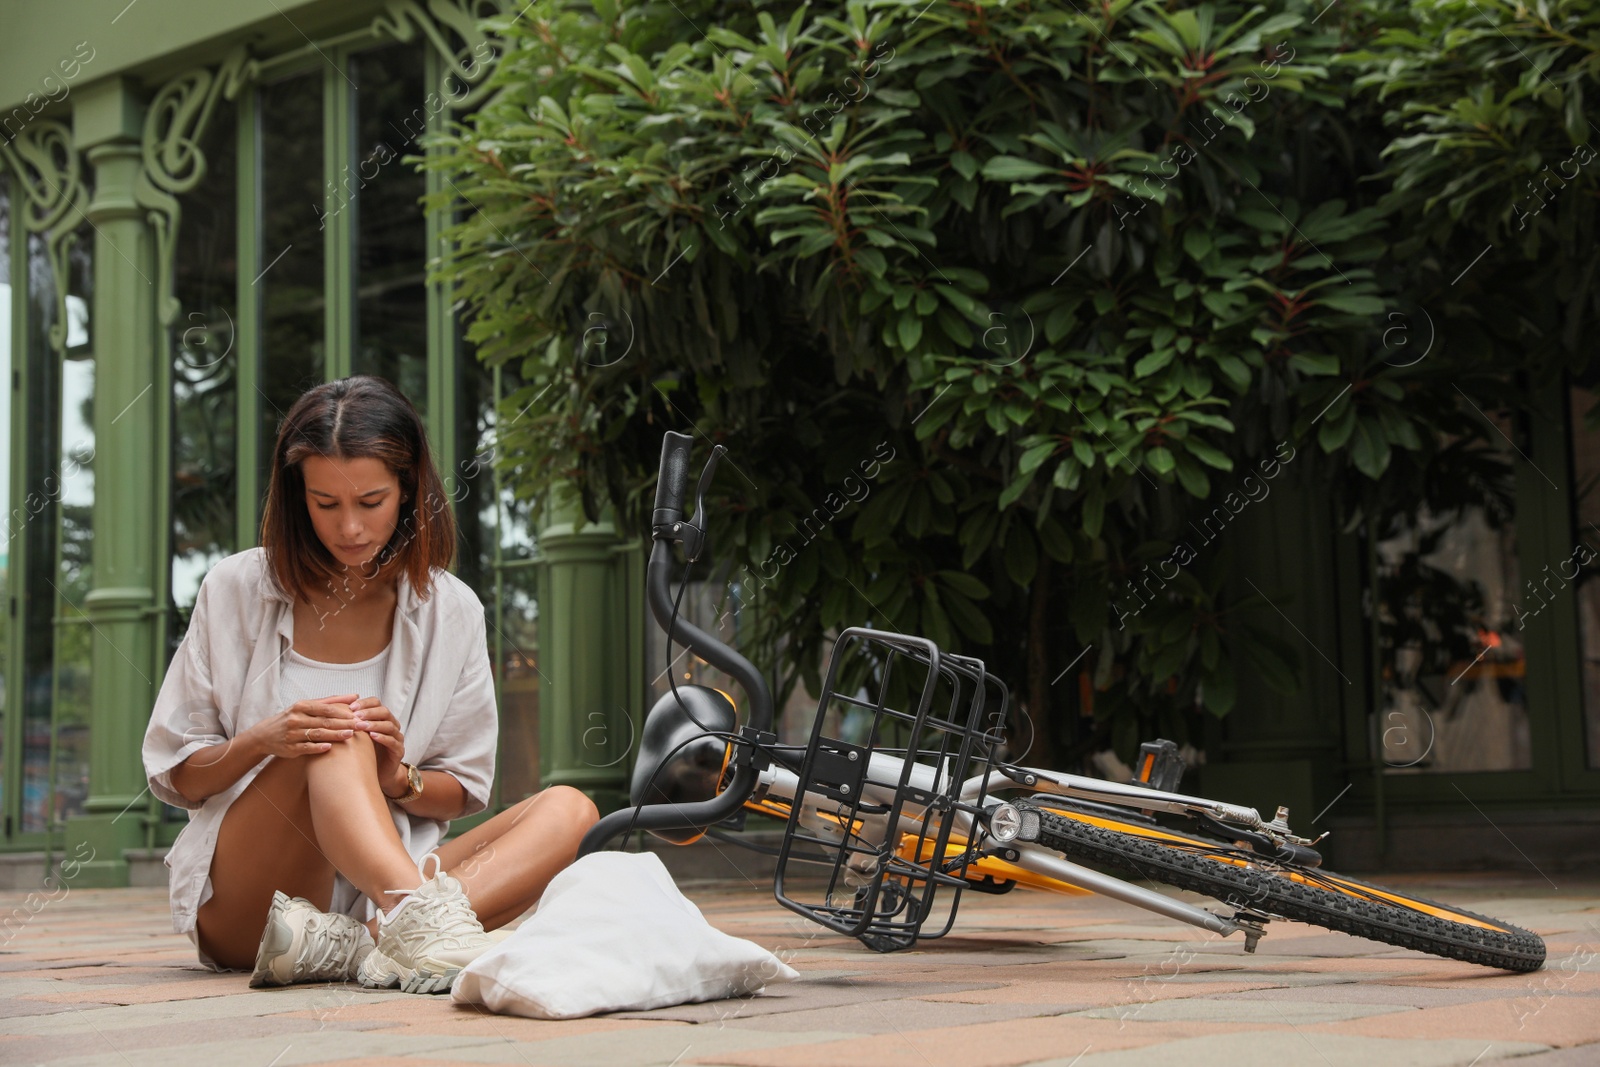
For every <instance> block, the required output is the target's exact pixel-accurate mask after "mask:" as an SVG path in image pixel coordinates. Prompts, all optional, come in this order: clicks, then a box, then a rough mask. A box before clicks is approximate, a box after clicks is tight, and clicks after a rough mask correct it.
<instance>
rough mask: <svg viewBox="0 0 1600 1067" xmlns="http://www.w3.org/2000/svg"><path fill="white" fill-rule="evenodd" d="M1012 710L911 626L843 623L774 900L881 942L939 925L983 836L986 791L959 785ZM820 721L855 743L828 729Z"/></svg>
mask: <svg viewBox="0 0 1600 1067" xmlns="http://www.w3.org/2000/svg"><path fill="white" fill-rule="evenodd" d="M895 705H900V706H895ZM986 709H991V714H990V715H989V718H988V728H986V722H985V718H984V715H985V710H986ZM1009 711H1010V693H1009V692H1008V690H1007V689H1006V686H1005V684H1004V683H1003V682H1001V681H1000V679H998V678H995V677H993V676H991V675H989V674H988V673H987V672H986V671H985V670H984V666H983V661H982V660H979V659H975V658H972V657H969V656H957V655H951V654H945V653H941V652H940V651H939V648H938V646H937V645H935V644H934V643H933V642H932V641H929V640H927V639H926V638H922V637H911V636H907V635H904V634H897V633H890V632H888V631H883V630H868V629H861V628H852V629H848V630H846V631H844V632H843V633H842V634H840V635H839V639H838V640H837V641H836V642H835V643H834V647H833V653H832V655H831V656H830V657H829V660H828V670H827V674H826V678H825V680H824V683H823V687H822V694H821V696H820V698H819V699H818V703H817V715H816V719H815V720H814V722H813V723H812V728H811V738H810V743H809V744H808V745H807V747H806V750H805V755H804V757H803V758H802V760H801V762H800V766H799V769H798V776H799V782H800V785H799V789H798V790H797V791H796V796H795V801H794V803H793V804H792V805H791V808H790V813H789V822H788V825H787V827H786V828H785V831H784V836H783V841H782V844H781V845H780V847H779V850H778V862H777V871H776V874H775V875H774V880H773V894H774V896H776V898H777V900H778V902H779V903H780V904H782V905H783V906H784V907H786V908H789V909H790V910H792V911H795V912H798V913H799V914H801V915H804V916H806V917H807V918H809V919H812V920H814V921H815V922H818V923H820V924H821V925H823V926H825V927H827V928H828V929H831V930H835V931H837V932H839V933H841V934H845V935H847V936H850V937H855V938H859V939H860V940H861V941H862V943H864V944H866V945H867V946H868V947H869V948H872V949H874V950H876V951H879V952H890V951H894V950H897V949H904V948H910V947H911V946H912V945H914V944H916V942H917V939H918V938H919V937H929V938H933V937H942V936H944V935H945V934H946V933H948V932H949V931H950V928H951V926H952V925H953V924H954V922H955V915H956V909H957V907H958V906H959V904H960V899H961V892H962V890H963V889H964V888H965V887H966V886H967V885H968V883H967V881H966V880H965V879H964V878H963V875H964V874H965V873H966V870H967V867H968V865H969V864H971V863H972V862H973V861H974V860H976V859H977V858H978V856H979V845H980V844H981V839H982V837H983V836H984V835H983V831H982V829H981V822H980V821H979V819H978V816H979V815H980V814H981V812H982V810H983V799H984V795H983V794H982V793H980V794H979V795H978V796H977V797H976V798H973V799H972V800H969V802H967V803H962V801H961V787H962V783H963V782H964V781H966V780H967V779H968V778H970V777H972V776H973V775H975V774H978V773H985V772H987V771H988V770H989V769H990V768H991V767H993V766H994V765H995V762H996V761H995V749H996V747H997V746H998V745H1000V744H1001V743H1003V741H1004V726H1005V723H1006V722H1007V714H1008V713H1009ZM835 713H837V714H836V715H835ZM830 720H832V721H834V723H835V728H836V730H837V732H838V733H840V734H843V735H846V737H851V738H853V740H846V739H845V738H843V737H832V736H827V735H825V734H824V732H823V731H824V729H825V727H827V726H828V724H829V723H830ZM963 813H965V815H966V816H969V817H968V818H963V817H962V815H963ZM880 842H881V843H880ZM791 864H793V865H795V867H794V869H791ZM819 865H820V867H822V868H825V869H826V870H825V874H824V877H823V878H822V879H821V880H820V882H819V880H818V879H817V878H816V874H817V872H818V867H819ZM941 887H942V888H944V889H946V890H948V892H947V893H943V894H941V893H939V890H940V888H941ZM936 904H942V905H943V906H944V907H945V909H946V910H945V912H944V914H943V916H942V918H940V919H938V920H935V925H934V926H933V927H931V928H933V929H936V930H937V932H935V933H927V932H925V925H926V924H928V923H929V920H930V918H931V917H932V916H933V914H934V910H935V905H936Z"/></svg>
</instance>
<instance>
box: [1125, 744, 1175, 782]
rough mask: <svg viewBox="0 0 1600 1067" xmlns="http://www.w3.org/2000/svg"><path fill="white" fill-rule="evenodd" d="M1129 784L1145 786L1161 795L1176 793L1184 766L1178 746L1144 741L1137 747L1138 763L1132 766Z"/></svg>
mask: <svg viewBox="0 0 1600 1067" xmlns="http://www.w3.org/2000/svg"><path fill="white" fill-rule="evenodd" d="M1134 766H1135V767H1136V768H1137V769H1136V770H1135V771H1134V772H1133V778H1132V781H1131V783H1130V784H1132V785H1146V786H1149V787H1150V788H1151V789H1159V790H1160V791H1161V792H1163V793H1176V792H1177V791H1178V785H1179V784H1180V783H1181V782H1182V781H1183V772H1184V770H1185V769H1186V765H1185V763H1184V762H1183V757H1182V756H1180V755H1178V746H1177V745H1175V744H1174V743H1172V742H1171V741H1167V740H1164V739H1162V740H1156V741H1146V742H1145V743H1144V744H1142V745H1140V746H1139V761H1138V762H1137V763H1136V764H1134Z"/></svg>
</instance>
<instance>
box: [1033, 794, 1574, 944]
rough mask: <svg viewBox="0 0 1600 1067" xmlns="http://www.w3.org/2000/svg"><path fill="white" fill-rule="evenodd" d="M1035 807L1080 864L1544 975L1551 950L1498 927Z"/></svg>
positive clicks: (1047, 839)
mask: <svg viewBox="0 0 1600 1067" xmlns="http://www.w3.org/2000/svg"><path fill="white" fill-rule="evenodd" d="M1031 806H1034V807H1037V808H1038V810H1039V813H1040V816H1041V820H1042V825H1041V829H1040V834H1039V843H1040V844H1041V845H1043V846H1044V847H1046V848H1049V849H1053V850H1055V851H1057V852H1060V853H1061V854H1062V855H1064V856H1066V857H1067V858H1068V859H1071V860H1082V861H1084V862H1087V863H1089V864H1093V865H1096V866H1101V867H1113V868H1117V869H1120V870H1123V871H1128V872H1131V873H1133V874H1137V875H1141V876H1143V877H1145V878H1149V879H1152V880H1153V881H1157V882H1163V883H1165V884H1167V885H1170V886H1173V887H1175V888H1178V889H1189V890H1193V891H1195V892H1197V893H1203V894H1205V895H1206V896H1209V897H1213V898H1215V899H1217V900H1220V901H1222V902H1223V903H1226V904H1229V905H1231V906H1234V907H1239V908H1242V909H1248V910H1249V911H1252V912H1258V913H1263V914H1267V915H1270V916H1277V917H1281V918H1284V919H1292V920H1294V921H1297V922H1304V923H1310V924H1312V925H1314V926H1321V927H1324V928H1325V929H1329V930H1337V931H1340V932H1342V933H1347V934H1354V935H1355V936H1357V937H1363V938H1367V939H1369V940H1372V941H1378V942H1381V943H1383V944H1386V945H1394V946H1396V947H1398V948H1408V949H1417V950H1419V951H1422V952H1427V953H1431V954H1433V955H1435V956H1443V957H1445V958H1447V959H1456V960H1463V961H1465V962H1467V963H1477V964H1481V965H1483V966H1485V967H1498V968H1502V969H1504V970H1508V971H1521V972H1528V971H1537V970H1538V969H1539V968H1540V967H1542V966H1543V965H1544V960H1545V945H1544V940H1543V939H1542V938H1540V937H1539V936H1538V935H1537V934H1534V933H1532V932H1530V931H1528V930H1524V929H1522V928H1521V927H1517V926H1512V925H1510V924H1508V923H1503V922H1501V921H1500V920H1498V919H1492V918H1489V917H1488V916H1485V915H1478V914H1476V913H1474V912H1469V911H1463V910H1462V909H1460V908H1455V907H1452V906H1450V905H1448V904H1440V903H1438V902H1436V901H1431V900H1426V899H1424V898H1422V897H1414V896H1411V895H1409V894H1406V893H1399V892H1396V891H1395V890H1392V889H1385V888H1384V887H1382V886H1376V885H1372V884H1370V883H1367V882H1360V881H1357V880H1356V879H1353V878H1347V877H1345V876H1343V875H1337V874H1333V873H1332V872H1328V871H1323V870H1321V869H1320V868H1307V867H1298V866H1294V865H1288V864H1277V863H1272V862H1270V861H1268V860H1266V859H1265V858H1262V857H1258V856H1254V855H1250V854H1247V853H1245V852H1243V850H1239V849H1237V848H1234V847H1233V846H1232V845H1231V844H1229V843H1224V842H1219V841H1215V840H1210V839H1207V838H1203V837H1198V836H1195V835H1192V834H1184V833H1182V832H1179V831H1174V830H1168V829H1165V828H1160V829H1151V828H1149V827H1147V826H1144V825H1136V824H1131V823H1120V822H1118V821H1117V820H1114V819H1110V818H1107V817H1106V816H1103V815H1100V814H1098V813H1096V814H1092V815H1091V814H1089V813H1078V812H1072V811H1071V810H1070V807H1068V806H1065V805H1060V804H1057V803H1052V804H1051V805H1050V807H1043V806H1040V805H1037V804H1035V805H1031ZM1096 823H1103V824H1108V825H1096ZM1208 850H1209V851H1210V852H1212V853H1213V854H1209V855H1208V854H1207V852H1208ZM1217 852H1222V853H1225V854H1226V858H1219V856H1218V855H1216V854H1215V853H1217ZM1327 883H1332V885H1329V884H1327ZM1450 916H1454V917H1455V918H1451V917H1450Z"/></svg>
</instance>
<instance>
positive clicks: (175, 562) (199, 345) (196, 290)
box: [167, 107, 282, 656]
mask: <svg viewBox="0 0 1600 1067" xmlns="http://www.w3.org/2000/svg"><path fill="white" fill-rule="evenodd" d="M237 118H238V114H237V111H236V109H234V108H231V107H219V108H218V109H217V112H216V114H215V115H214V116H213V118H212V120H211V124H210V127H209V128H208V129H207V131H206V134H205V137H204V139H203V141H202V143H201V146H200V147H201V151H202V152H204V154H205V159H206V179H205V181H203V182H201V183H200V184H199V185H198V186H196V187H195V188H194V190H193V191H191V192H189V193H187V194H186V195H185V196H184V197H183V198H182V208H183V216H182V218H183V221H182V225H180V226H179V228H178V246H177V252H176V255H175V256H174V258H173V292H174V294H175V295H176V296H177V299H178V304H179V309H180V310H179V312H178V320H177V322H175V323H174V324H173V326H172V328H171V330H170V332H169V338H168V344H169V352H170V353H171V355H170V358H171V360H172V486H171V493H172V496H171V508H172V523H171V533H172V556H171V567H172V571H171V586H170V590H169V596H170V597H171V607H172V609H173V610H172V615H171V622H170V625H169V626H168V632H167V640H168V655H169V656H170V655H171V653H172V651H173V650H175V649H176V648H177V647H178V642H179V641H181V640H182V639H183V634H184V631H185V630H186V629H187V627H188V621H189V613H190V611H191V610H193V608H194V598H195V595H196V594H197V593H198V592H199V590H200V579H202V578H204V577H205V574H206V571H208V570H210V569H211V566H212V565H213V564H214V563H216V562H217V561H218V560H220V559H222V558H223V557H224V556H227V555H228V554H229V553H231V552H233V551H235V529H236V523H237V520H236V514H235V510H234V504H235V495H236V493H237V491H238V488H237V487H238V478H237V473H238V471H237V452H238V438H239V435H238V431H237V426H236V425H235V423H236V420H237V416H238V391H237V381H238V360H239V357H238V351H237V349H238V346H237V344H236V343H235V341H236V337H235V335H236V333H237V328H236V323H237V322H238V315H237V313H236V309H235V304H236V301H237V298H238V292H237V281H238V271H237V263H238V260H237V252H236V247H235V246H236V244H237V236H236V233H237V231H236V219H237V215H238V207H237V205H238V192H237V189H236V183H237V178H238V175H237V173H236V172H237V169H238V167H237V162H238V153H237V151H236V146H235V143H234V133H235V127H236V124H237ZM279 266H282V264H279Z"/></svg>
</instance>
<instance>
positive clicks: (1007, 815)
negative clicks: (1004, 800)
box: [989, 804, 1022, 845]
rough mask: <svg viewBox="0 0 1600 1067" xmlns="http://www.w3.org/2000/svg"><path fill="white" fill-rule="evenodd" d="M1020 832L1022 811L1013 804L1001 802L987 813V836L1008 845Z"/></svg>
mask: <svg viewBox="0 0 1600 1067" xmlns="http://www.w3.org/2000/svg"><path fill="white" fill-rule="evenodd" d="M1021 832H1022V812H1020V811H1018V810H1017V806H1016V805H1015V804H1002V805H1000V806H999V807H998V808H995V809H994V810H993V811H991V812H990V813H989V836H990V837H992V838H994V839H995V840H996V841H998V842H1000V843H1001V844H1002V845H1009V844H1011V842H1013V841H1015V840H1016V839H1017V835H1018V834H1020V833H1021Z"/></svg>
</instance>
